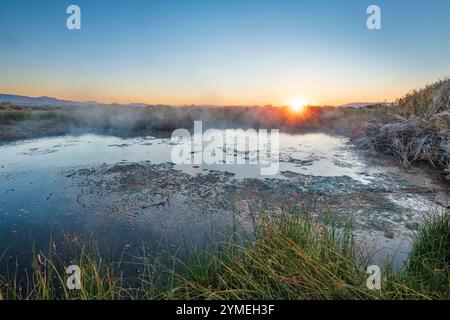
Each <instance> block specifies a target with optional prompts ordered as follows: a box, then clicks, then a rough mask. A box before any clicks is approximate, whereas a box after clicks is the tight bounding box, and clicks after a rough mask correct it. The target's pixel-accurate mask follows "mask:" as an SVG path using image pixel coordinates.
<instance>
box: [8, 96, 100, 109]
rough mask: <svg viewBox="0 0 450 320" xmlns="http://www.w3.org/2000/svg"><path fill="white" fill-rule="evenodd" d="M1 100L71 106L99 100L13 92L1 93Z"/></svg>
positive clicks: (19, 103)
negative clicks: (80, 100)
mask: <svg viewBox="0 0 450 320" xmlns="http://www.w3.org/2000/svg"><path fill="white" fill-rule="evenodd" d="M0 102H9V103H12V104H15V105H20V106H54V107H71V106H79V105H86V104H97V102H95V101H93V102H77V101H70V100H61V99H56V98H52V97H45V96H44V97H27V96H19V95H13V94H0Z"/></svg>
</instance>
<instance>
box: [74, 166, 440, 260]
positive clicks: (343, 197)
mask: <svg viewBox="0 0 450 320" xmlns="http://www.w3.org/2000/svg"><path fill="white" fill-rule="evenodd" d="M283 175H284V179H235V177H234V175H233V174H232V173H227V172H220V171H205V172H203V173H200V174H196V175H190V174H187V173H185V172H182V171H179V170H175V169H174V166H173V165H172V164H169V163H166V164H160V165H155V164H151V163H149V162H141V163H126V162H124V163H119V164H116V165H100V166H97V167H95V168H86V169H80V170H75V171H71V172H70V173H68V174H67V177H68V178H69V179H70V180H71V181H72V182H71V183H73V185H74V186H75V187H76V188H77V190H78V192H79V193H78V195H77V202H78V203H79V205H80V206H81V207H83V208H87V209H89V211H92V212H96V213H100V212H101V214H104V215H108V216H113V217H116V218H118V219H120V220H121V221H123V223H125V224H126V223H130V224H134V223H135V222H136V221H140V223H144V222H145V221H147V222H146V223H148V222H149V221H154V222H156V221H157V223H158V225H159V228H160V229H161V230H163V231H164V233H165V234H167V233H169V234H171V236H172V237H177V233H178V232H180V230H179V225H180V223H181V224H182V225H184V224H189V223H191V224H192V225H195V223H197V222H199V221H208V223H209V222H210V221H215V222H219V221H220V223H222V224H224V223H225V224H226V225H228V226H231V225H232V224H233V223H236V222H237V223H238V225H239V226H244V227H245V228H251V227H252V221H253V220H254V219H257V217H258V215H259V214H261V213H262V212H267V213H270V214H277V213H280V212H282V211H283V210H292V209H293V210H295V211H297V212H298V213H299V214H302V212H308V213H312V214H314V215H323V214H326V213H331V214H332V215H333V217H334V218H335V219H336V221H338V222H339V221H341V222H343V221H345V220H346V219H352V220H353V221H354V224H355V228H356V232H357V233H358V234H359V235H361V236H362V237H363V238H365V239H366V240H367V246H368V247H371V248H370V249H373V250H378V249H380V248H383V249H386V247H388V250H385V252H384V254H387V255H389V254H392V255H394V253H395V252H398V251H399V250H400V251H401V250H402V249H404V250H408V245H407V244H406V245H405V244H402V242H404V241H406V242H407V241H408V239H410V237H411V235H412V234H413V232H414V231H415V230H417V228H418V227H419V225H420V223H421V221H423V219H424V218H425V217H427V216H429V215H430V214H432V213H433V212H436V213H437V212H440V211H442V210H444V206H445V204H444V202H446V201H447V198H446V195H445V192H444V190H442V189H440V188H439V187H437V186H436V185H432V184H430V185H427V184H424V183H420V182H418V181H417V182H415V181H411V180H407V175H405V174H401V173H394V172H386V173H380V174H377V177H376V179H375V180H374V181H373V182H372V183H370V184H363V183H360V182H358V181H355V180H353V179H351V178H349V177H345V176H343V177H319V176H308V175H303V174H296V173H292V172H284V173H283ZM185 219H186V220H185ZM180 221H182V222H180ZM188 233H189V232H188ZM182 234H183V237H189V235H187V234H186V230H184V232H183V233H182ZM178 236H179V237H180V236H181V233H180V234H178ZM402 247H403V248H402ZM403 254H406V252H403ZM400 256H402V254H400Z"/></svg>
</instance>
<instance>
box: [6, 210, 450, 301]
mask: <svg viewBox="0 0 450 320" xmlns="http://www.w3.org/2000/svg"><path fill="white" fill-rule="evenodd" d="M449 219H450V218H449V214H448V213H446V214H445V215H443V216H442V217H439V218H436V219H434V220H433V221H432V222H430V223H428V224H427V225H426V226H425V227H424V228H423V229H422V230H421V232H420V233H419V234H418V236H417V239H416V240H415V242H414V245H413V250H412V252H411V255H410V257H409V259H408V261H407V264H406V266H405V268H404V269H403V270H401V271H399V272H396V273H394V272H392V271H390V270H388V269H385V270H383V273H382V290H369V289H367V287H366V279H367V277H368V274H366V267H367V265H368V263H369V261H368V259H367V257H365V256H364V255H363V254H362V253H361V252H360V250H359V249H358V247H357V246H356V245H355V242H354V241H353V237H352V233H351V227H350V225H345V226H344V227H340V228H337V227H336V225H335V224H334V223H333V221H332V220H330V219H328V220H327V219H326V220H325V221H323V220H322V221H317V220H315V219H312V218H310V217H305V216H303V215H299V214H294V213H286V214H284V215H280V216H270V217H269V216H265V217H262V218H260V220H259V221H258V222H257V223H256V225H255V231H254V233H253V235H252V237H251V238H249V239H248V240H246V241H244V243H242V244H236V243H232V242H227V243H221V244H217V245H215V246H213V247H211V248H210V249H208V250H207V251H206V252H204V251H200V252H196V251H195V250H192V251H189V252H188V254H187V257H186V258H183V259H179V258H176V257H173V256H171V257H170V259H169V260H167V259H165V262H164V263H159V262H155V261H156V260H155V259H153V258H152V259H150V258H148V257H146V256H145V255H141V256H140V258H136V259H135V261H133V262H131V263H125V262H118V263H111V262H107V261H108V259H105V258H104V257H103V258H102V257H101V256H100V255H98V254H91V253H88V251H87V250H85V249H84V248H81V250H79V251H78V252H76V254H77V256H78V258H77V259H76V260H72V261H71V264H72V263H73V264H78V265H79V266H80V268H81V270H82V289H81V290H75V291H70V290H67V289H66V275H65V273H64V270H65V269H64V266H67V262H63V261H64V259H62V258H61V257H57V256H56V255H54V256H51V255H48V258H47V257H44V258H43V257H42V255H39V256H38V257H37V258H36V259H35V260H34V262H33V268H32V271H31V273H30V274H28V277H27V281H26V282H25V283H23V282H21V281H19V280H18V279H17V278H16V277H14V276H13V277H6V278H3V279H2V280H1V281H0V288H1V290H0V292H1V294H0V298H4V299H88V300H90V299H433V298H434V299H450V292H449V279H450V275H449V248H450V246H449V237H450V227H449ZM94 252H98V250H94ZM167 261H169V263H168V262H167ZM170 261H171V262H170ZM130 265H131V266H132V267H133V268H131V269H129V270H128V272H129V271H130V270H134V272H131V275H130V274H126V276H124V274H125V273H122V271H121V270H123V268H124V267H125V268H127V267H130ZM133 274H134V276H133Z"/></svg>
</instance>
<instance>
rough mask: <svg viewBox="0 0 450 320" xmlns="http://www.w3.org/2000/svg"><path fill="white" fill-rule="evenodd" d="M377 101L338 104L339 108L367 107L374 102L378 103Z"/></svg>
mask: <svg viewBox="0 0 450 320" xmlns="http://www.w3.org/2000/svg"><path fill="white" fill-rule="evenodd" d="M376 103H377V102H352V103H347V104H343V105H341V106H337V107H339V108H362V107H366V106H370V105H372V104H376Z"/></svg>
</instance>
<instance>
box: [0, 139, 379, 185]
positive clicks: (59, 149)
mask: <svg viewBox="0 0 450 320" xmlns="http://www.w3.org/2000/svg"><path fill="white" fill-rule="evenodd" d="M0 148H1V153H0V166H1V168H2V171H1V172H2V173H14V172H17V171H24V170H33V171H39V170H49V169H51V168H54V169H62V168H71V167H74V166H80V167H83V166H92V165H98V164H102V163H107V164H114V163H117V162H120V161H127V162H140V161H151V162H152V163H155V164H158V163H165V162H171V161H172V160H171V150H172V148H173V144H170V139H158V138H154V137H140V138H129V139H122V138H118V137H113V136H102V135H82V136H63V137H51V138H41V139H36V140H27V141H21V142H17V143H13V144H8V145H4V146H1V147H0ZM247 150H248V149H246V146H244V145H237V146H236V148H235V149H233V150H228V149H227V150H226V152H225V154H226V155H234V153H235V154H236V155H235V157H236V158H237V159H236V163H238V161H241V162H247V163H248V161H249V159H248V158H247V157H246V156H247V154H246V151H247ZM280 162H281V163H280V170H279V171H280V173H279V174H277V175H275V177H277V178H282V177H283V175H282V174H281V172H283V171H291V172H294V173H301V174H306V175H315V176H327V177H330V176H349V177H351V178H352V179H355V180H357V181H359V182H362V183H369V182H370V180H371V179H372V177H371V175H372V174H373V173H374V172H376V170H375V169H374V168H372V167H370V166H367V165H366V164H365V162H364V160H363V159H361V157H359V156H358V155H357V154H356V153H355V152H354V151H353V150H352V149H351V148H350V147H349V145H348V139H346V138H343V137H335V136H330V135H327V134H323V133H313V134H304V135H289V134H280ZM262 165H263V164H242V165H241V164H231V165H230V164H214V165H198V166H197V165H178V166H177V167H176V168H177V169H180V170H183V171H185V172H187V173H190V174H197V173H201V172H203V171H205V170H221V171H227V172H231V173H234V174H235V177H236V178H238V179H242V178H266V177H273V176H262V175H261V170H260V168H261V166H262Z"/></svg>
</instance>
